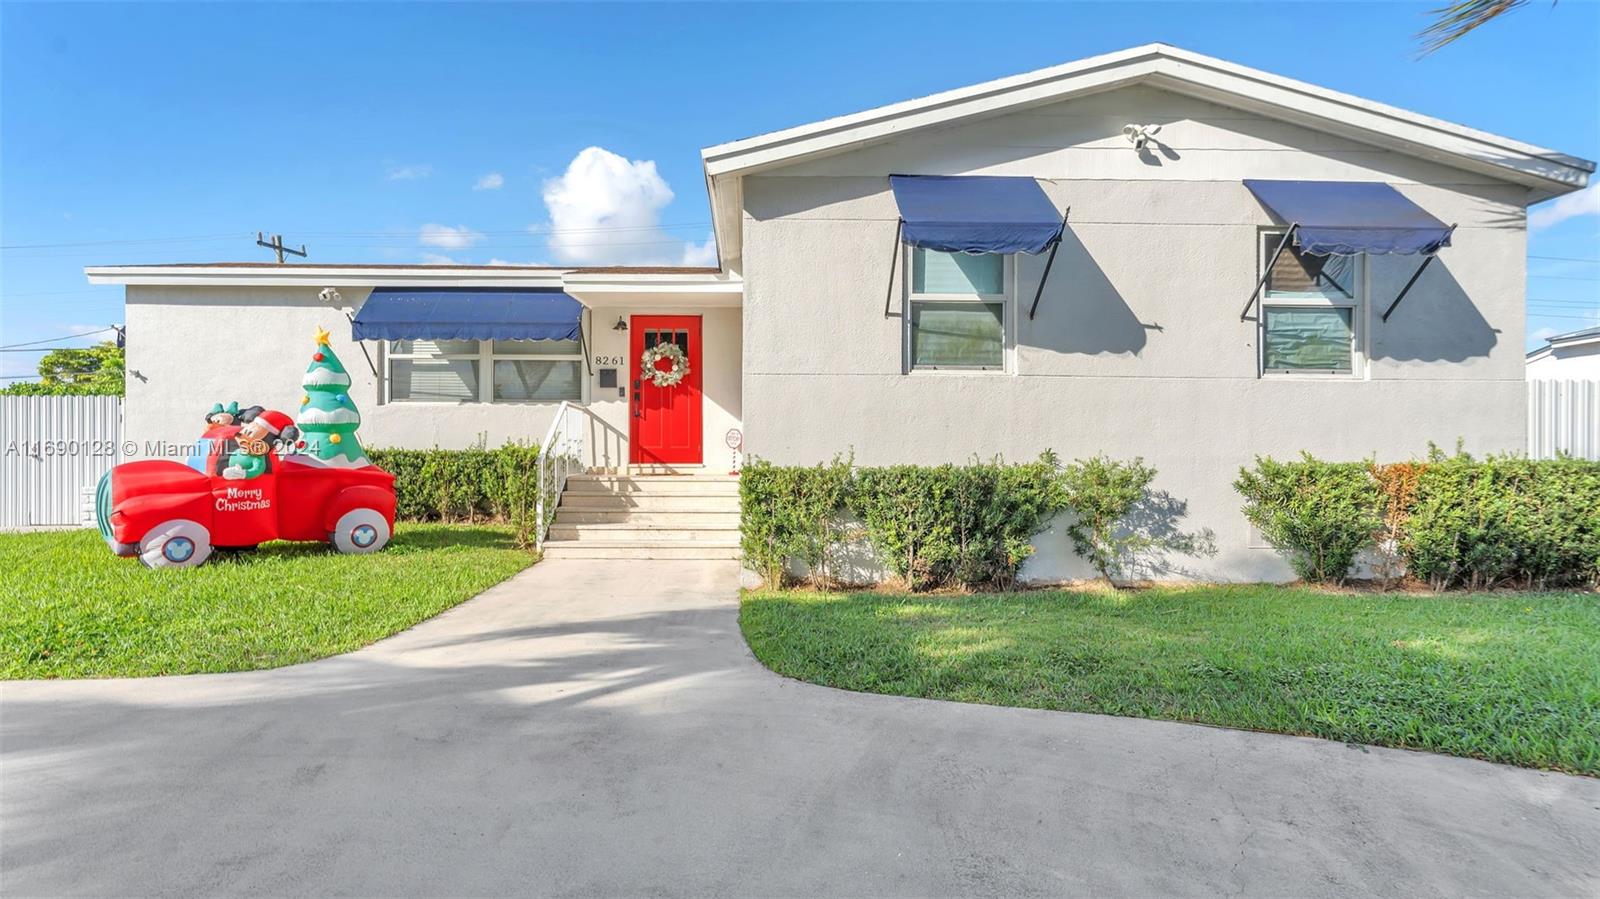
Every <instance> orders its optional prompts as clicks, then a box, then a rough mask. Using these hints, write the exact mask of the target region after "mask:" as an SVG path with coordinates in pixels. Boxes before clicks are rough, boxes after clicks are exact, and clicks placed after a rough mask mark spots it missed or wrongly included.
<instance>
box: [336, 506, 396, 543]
mask: <svg viewBox="0 0 1600 899" xmlns="http://www.w3.org/2000/svg"><path fill="white" fill-rule="evenodd" d="M328 542H330V543H332V544H333V548H334V549H336V550H338V551H339V552H342V553H375V552H377V551H378V550H380V549H383V548H384V546H386V545H388V543H389V522H388V521H386V520H385V519H384V517H383V515H382V514H380V513H379V512H378V510H376V509H351V510H350V511H349V512H346V513H344V514H343V515H341V516H339V520H338V522H337V523H335V524H334V526H333V532H332V533H330V534H329V535H328Z"/></svg>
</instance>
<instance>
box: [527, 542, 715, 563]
mask: <svg viewBox="0 0 1600 899" xmlns="http://www.w3.org/2000/svg"><path fill="white" fill-rule="evenodd" d="M544 557H545V558H547V559H737V558H739V547H738V546H718V545H712V544H701V543H689V542H676V543H661V544H655V545H648V544H637V543H630V544H627V545H626V546H610V545H606V544H602V543H580V542H576V541H571V540H557V541H546V542H545V545H544Z"/></svg>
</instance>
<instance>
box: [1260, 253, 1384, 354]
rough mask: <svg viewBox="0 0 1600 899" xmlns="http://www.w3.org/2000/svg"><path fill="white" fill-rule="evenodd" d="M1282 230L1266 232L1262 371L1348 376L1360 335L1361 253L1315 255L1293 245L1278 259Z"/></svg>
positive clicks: (1357, 348)
mask: <svg viewBox="0 0 1600 899" xmlns="http://www.w3.org/2000/svg"><path fill="white" fill-rule="evenodd" d="M1282 240H1283V232H1282V231H1278V232H1266V233H1263V234H1262V235H1261V245H1260V248H1259V250H1260V253H1261V260H1262V262H1261V264H1262V265H1263V266H1267V265H1270V268H1269V269H1268V270H1267V281H1266V284H1265V286H1264V288H1263V292H1262V303H1261V316H1260V323H1259V327H1260V332H1261V339H1260V347H1261V360H1260V362H1261V372H1262V373H1263V374H1269V375H1270V374H1312V375H1316V374H1322V375H1344V376H1349V375H1352V374H1354V373H1355V372H1356V371H1357V362H1358V359H1359V358H1360V350H1361V347H1360V337H1361V314H1362V305H1361V268H1362V263H1363V257H1360V256H1313V255H1311V254H1309V253H1302V252H1300V250H1299V248H1297V247H1295V246H1293V245H1290V246H1287V247H1284V249H1283V252H1282V253H1279V254H1278V257H1277V259H1276V260H1273V253H1274V252H1276V251H1277V248H1278V245H1279V243H1281V242H1282Z"/></svg>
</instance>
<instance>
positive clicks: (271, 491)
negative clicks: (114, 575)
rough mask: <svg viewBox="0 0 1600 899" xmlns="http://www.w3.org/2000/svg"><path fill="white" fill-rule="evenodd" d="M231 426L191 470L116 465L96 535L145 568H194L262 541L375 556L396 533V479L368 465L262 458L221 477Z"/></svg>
mask: <svg viewBox="0 0 1600 899" xmlns="http://www.w3.org/2000/svg"><path fill="white" fill-rule="evenodd" d="M238 430H239V428H238V427H237V426H227V427H213V428H210V429H209V430H207V431H206V434H205V436H204V437H202V438H200V440H199V441H198V443H197V445H196V450H197V451H196V453H195V454H194V455H193V456H190V457H189V459H188V463H187V464H180V463H178V462H171V461H166V460H152V461H144V462H129V463H126V464H124V465H118V466H117V467H116V468H113V469H112V470H111V471H109V472H107V473H106V474H105V476H104V477H102V478H101V479H100V485H99V489H98V491H97V493H96V497H95V499H96V502H95V506H96V514H97V517H98V519H99V524H100V534H101V536H103V537H105V540H106V543H108V544H110V546H111V549H112V551H114V552H115V553H116V554H117V555H119V556H138V557H139V559H140V560H141V561H143V562H144V564H146V565H148V566H150V567H151V568H167V567H178V568H182V567H190V566H194V565H199V564H201V563H203V562H205V560H206V559H207V558H209V557H210V555H211V551H212V550H213V549H247V548H250V547H253V546H255V545H256V544H258V543H265V542H266V541H268V540H306V541H324V540H325V541H328V542H329V543H331V544H333V547H334V549H337V550H338V551H339V552H344V553H368V552H376V551H377V550H380V549H382V548H383V547H384V545H385V544H387V543H388V542H389V535H390V534H392V533H393V532H394V507H395V497H394V475H392V474H389V473H388V472H386V471H384V470H383V469H381V468H378V467H377V466H374V465H368V466H364V467H361V468H332V467H327V466H323V465H318V464H312V463H307V462H302V461H298V460H297V459H296V457H294V456H292V455H291V456H278V455H276V454H272V453H269V454H268V455H267V456H266V459H267V470H266V472H265V473H263V474H261V475H260V476H258V477H254V478H249V479H247V480H235V479H229V478H225V477H223V476H222V471H223V469H224V468H226V467H227V464H228V455H229V453H230V452H231V450H232V448H233V447H232V439H231V438H232V437H233V436H234V434H236V433H237V432H238Z"/></svg>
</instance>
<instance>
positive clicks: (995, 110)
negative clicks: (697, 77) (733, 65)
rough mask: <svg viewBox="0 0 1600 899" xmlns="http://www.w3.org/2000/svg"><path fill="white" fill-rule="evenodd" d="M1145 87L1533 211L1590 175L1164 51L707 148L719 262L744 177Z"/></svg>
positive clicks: (1550, 156) (1459, 132) (1404, 116)
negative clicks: (1463, 173)
mask: <svg viewBox="0 0 1600 899" xmlns="http://www.w3.org/2000/svg"><path fill="white" fill-rule="evenodd" d="M1140 83H1144V84H1150V85H1152V86H1155V87H1158V88H1161V89H1164V90H1169V91H1173V92H1175V93H1180V94H1186V95H1189V96H1193V97H1197V98H1199V99H1203V100H1207V101H1210V102H1213V103H1218V104H1221V105H1224V106H1230V107H1234V108H1237V109H1243V110H1246V111H1249V112H1254V113H1257V114H1259V115H1262V116H1265V117H1268V118H1273V119H1278V120H1281V121H1286V122H1291V123H1293V124H1297V125H1302V126H1304V127H1308V128H1313V129H1317V130H1320V131H1324V132H1328V133H1331V134H1337V135H1340V136H1343V137H1346V138H1349V139H1352V140H1357V141H1361V142H1363V143H1367V144H1372V145H1376V146H1380V147H1385V148H1388V149H1392V150H1395V151H1397V152H1401V153H1406V154H1409V155H1413V156H1420V157H1423V158H1426V159H1432V160H1435V161H1439V162H1442V163H1444V164H1447V165H1451V166H1454V167H1457V168H1462V169H1467V170H1471V171H1476V172H1480V173H1483V174H1487V175H1490V176H1493V177H1496V178H1500V179H1503V180H1505V181H1510V182H1513V183H1516V184H1522V185H1525V186H1526V187H1528V188H1529V190H1530V194H1529V200H1528V202H1530V203H1534V202H1538V201H1539V200H1543V199H1548V198H1549V197H1553V196H1558V195H1560V194H1564V193H1569V192H1571V191H1574V190H1578V189H1579V188H1582V187H1583V186H1584V185H1585V184H1587V183H1588V179H1589V175H1590V174H1591V173H1592V172H1594V170H1595V164H1594V163H1593V162H1590V161H1588V160H1585V159H1580V158H1578V157H1575V156H1569V155H1567V154H1564V153H1558V152H1556V151H1554V150H1547V149H1545V148H1543V147H1536V146H1534V145H1532V144H1526V143H1523V142H1521V141H1517V140H1512V139H1511V138H1508V137H1501V136H1499V135H1495V134H1490V133H1488V132H1485V131H1478V130H1476V129H1473V128H1468V127H1466V126H1464V125H1457V124H1455V123H1453V122H1446V121H1443V120H1441V119H1435V118H1430V117H1428V116H1423V115H1418V114H1417V113H1414V112H1408V111H1406V110H1403V109H1398V108H1396V107H1393V106H1387V105H1385V104H1382V103H1377V102H1374V101H1371V100H1365V99H1362V98H1360V97H1355V96H1351V95H1350V94H1343V93H1340V92H1338V91H1332V90H1328V89H1326V88H1321V87H1317V86H1315V85H1312V84H1306V83H1305V82H1302V81H1295V80H1294V79H1291V78H1284V77H1281V76H1278V75H1273V74H1270V73H1268V72H1262V71H1260V70H1257V69H1251V68H1248V67H1246V66H1241V65H1237V64H1235V63H1231V62H1227V61H1225V60H1221V59H1216V58H1214V57H1210V56H1203V55H1201V54H1199V53H1191V52H1190V51H1188V50H1182V49H1179V48H1177V47H1173V46H1170V45H1167V44H1146V45H1144V46H1141V47H1133V48H1131V49H1128V50H1120V51H1118V52H1115V53H1107V54H1105V55H1103V56H1093V57H1090V58H1088V59H1081V60H1078V61H1076V62H1069V63H1066V64H1065V65H1059V66H1052V67H1050V68H1047V69H1039V70H1038V71H1034V72H1027V73H1024V74H1021V75H1013V76H1010V77H1008V78H1000V79H997V80H994V81H988V82H984V83H983V84H976V85H972V86H971V87H963V88H957V89H956V90H951V91H945V92H943V93H938V94H932V95H929V96H926V97H919V98H917V99H914V100H906V101H904V102H900V103H892V104H890V105H888V106H880V107H878V108H876V109H869V110H866V111H864V112H857V113H851V114H850V115H843V116H837V117H835V118H831V119H824V120H823V121H820V122H813V123H811V124H808V125H800V126H798V127H794V128H786V129H784V130H782V131H773V132H770V133H768V134H761V135H757V136H755V137H748V138H744V139H742V140H736V141H730V142H728V143H724V144H718V145H716V146H714V147H707V148H706V149H704V150H703V151H701V154H700V155H701V160H702V162H703V163H704V166H705V175H706V188H707V191H708V192H709V193H710V195H711V210H712V219H713V221H714V223H715V230H716V236H717V246H718V248H719V250H720V251H721V253H722V255H723V262H724V264H727V263H728V261H729V260H730V259H737V258H738V257H739V256H740V254H741V249H742V247H741V243H742V235H741V234H740V233H739V228H740V224H741V222H740V205H741V186H740V179H741V178H742V177H743V176H745V175H750V174H755V173H757V172H762V171H767V170H770V169H774V168H778V167H781V166H785V165H792V164H794V163H797V162H801V161H804V160H808V159H815V158H818V157H822V156H830V155H834V154H837V153H842V152H846V151H849V150H854V149H858V148H861V147H865V146H870V145H872V144H876V143H882V142H884V141H888V140H892V139H896V138H900V137H904V136H906V135H908V134H914V133H917V132H919V131H923V130H926V129H929V128H936V127H941V126H945V125H950V124H952V123H958V122H963V121H972V120H977V119H982V118H987V117H990V116H995V115H1001V114H1004V113H1008V112H1015V111H1017V110H1020V109H1025V108H1028V107H1031V106H1039V105H1043V104H1046V103H1055V102H1059V101H1062V100H1067V99H1071V98H1073V97H1079V96H1084V95H1087V94H1092V93H1098V92H1100V91H1106V90H1112V89H1115V88H1119V87H1125V86H1127V85H1131V84H1140Z"/></svg>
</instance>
